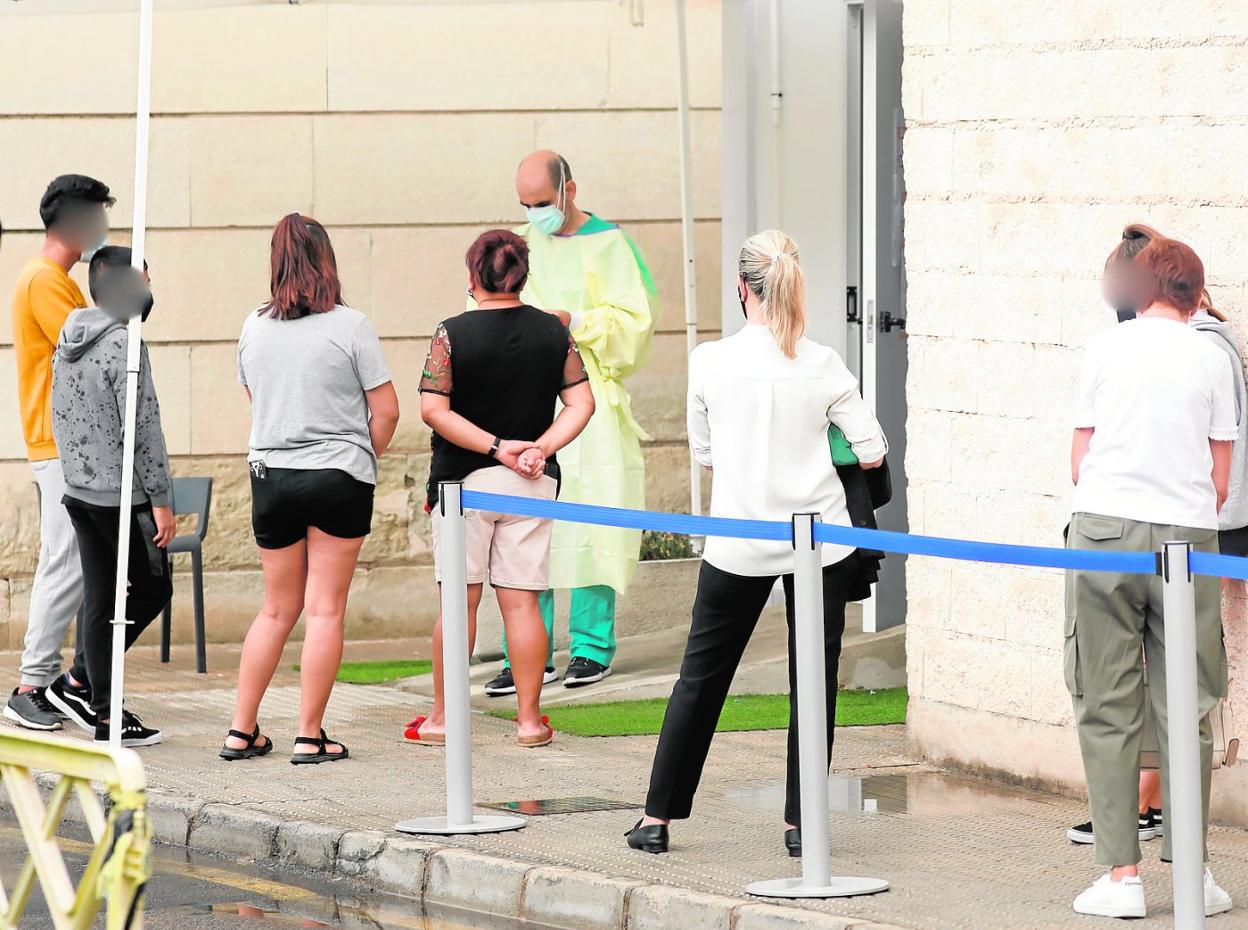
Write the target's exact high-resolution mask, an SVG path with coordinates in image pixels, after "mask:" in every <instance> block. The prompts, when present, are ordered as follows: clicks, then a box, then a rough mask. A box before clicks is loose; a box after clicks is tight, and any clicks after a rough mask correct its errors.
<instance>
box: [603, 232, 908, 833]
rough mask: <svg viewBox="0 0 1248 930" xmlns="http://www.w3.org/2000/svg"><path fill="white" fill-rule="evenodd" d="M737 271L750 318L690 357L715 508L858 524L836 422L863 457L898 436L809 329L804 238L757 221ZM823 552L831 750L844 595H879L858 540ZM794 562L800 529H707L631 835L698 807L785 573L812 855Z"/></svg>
mask: <svg viewBox="0 0 1248 930" xmlns="http://www.w3.org/2000/svg"><path fill="white" fill-rule="evenodd" d="M737 271H738V279H737V288H738V291H739V294H740V298H741V308H742V310H743V311H744V312H745V317H746V325H745V326H744V327H743V328H742V329H741V330H740V331H739V332H737V333H735V334H734V335H731V336H728V337H726V338H724V339H720V340H718V341H716V342H707V343H703V344H702V345H700V346H698V347H697V348H696V349H695V350H694V351H693V354H692V355H691V356H690V358H689V397H688V401H689V402H688V428H689V445H690V447H691V449H692V451H693V457H694V458H695V459H696V460H697V461H698V463H699V464H701V465H704V466H706V467H707V468H712V467H713V468H714V484H713V487H712V489H711V515H712V516H717V517H737V518H742V519H748V520H786V521H787V520H790V519H792V515H793V514H795V513H810V512H817V513H819V514H820V515H821V517H822V519H823V522H824V523H833V524H839V525H841V526H849V525H851V522H850V517H849V510H848V506H847V504H846V496H845V488H844V486H843V485H842V484H841V479H840V477H839V476H838V473H837V470H836V466H835V464H834V463H833V460H832V454H831V451H830V448H829V444H828V428H829V425H835V426H837V427H838V428H839V429H840V430H841V432H842V433H843V434H844V436H845V438H846V439H847V440H848V441H849V444H850V446H851V447H852V449H853V451H854V453H855V455H856V456H857V457H858V461H859V463H860V464H861V466H862V467H863V468H868V469H869V468H877V467H879V466H880V465H881V464H882V463H883V460H884V455H885V453H886V452H887V451H888V442H887V440H885V438H884V433H883V431H882V430H881V429H880V424H879V422H878V421H877V420H876V418H875V414H874V413H872V411H871V408H870V406H869V405H868V404H867V402H866V401H865V400H863V398H862V395H861V394H859V393H858V382H857V381H855V380H854V376H853V375H852V374H850V372H849V369H848V368H846V367H845V363H844V362H843V361H842V360H841V357H840V356H839V355H837V354H836V352H835V350H833V349H830V348H829V347H827V346H824V345H820V344H819V343H817V342H813V341H811V340H810V339H806V338H805V337H804V336H803V335H802V334H803V332H804V330H805V328H806V297H805V277H804V276H803V273H802V270H801V267H800V266H799V264H798V253H797V245H796V243H794V242H793V240H792V239H790V238H789V237H788V236H786V235H785V234H784V233H782V232H778V231H776V230H769V231H767V232H761V233H758V234H757V235H755V236H752V237H751V238H750V239H748V240H747V241H746V243H745V245H743V246H742V247H741V255H740V258H739V259H738V264H737ZM822 554H823V566H824V568H823V605H824V658H825V663H826V676H827V682H826V695H827V698H826V700H827V706H826V712H827V719H828V757H829V759H830V758H831V754H832V735H833V725H832V724H833V721H834V720H835V719H836V687H837V664H838V662H839V661H840V654H841V635H842V633H843V632H844V629H845V604H846V602H847V601H857V600H863V599H864V598H866V597H868V596H869V594H870V583H869V581H868V579H867V577H866V574H865V573H864V564H863V560H862V559H861V558H860V557H859V551H858V550H857V549H853V548H851V547H848V546H837V545H824V546H823V550H822ZM792 573H793V544H792V541H791V540H790V541H787V542H786V541H763V540H754V539H728V538H725V537H711V538H709V539H708V540H707V542H706V551H705V552H704V554H703V559H702V569H701V572H700V574H699V575H698V593H697V597H696V598H695V600H694V605H693V623H692V627H691V628H690V631H689V642H688V645H687V646H686V648H685V657H684V661H683V662H682V663H681V666H680V680H679V681H677V682H676V686H675V688H674V689H673V691H672V698H671V700H670V701H669V702H668V705H667V711H666V713H665V714H664V716H663V729H662V732H661V733H660V735H659V745H658V748H657V749H656V751H655V758H654V767H653V769H652V771H651V775H650V791H649V794H648V795H647V797H646V809H645V817H644V818H643V819H642V820H641V821H639V822H638V823H637V825H636V826H635V827H634V828H633V829H632V830H631V831H630V832H629V834H628V845H629V846H631V847H632V848H633V849H640V850H644V851H645V852H652V853H664V852H667V845H668V823H669V822H670V821H672V820H679V819H682V818H685V817H688V816H689V814H690V812H691V809H692V806H693V796H694V793H695V792H696V791H697V788H698V781H699V779H700V778H701V775H702V767H703V764H704V763H705V761H706V755H707V751H708V750H709V749H710V746H711V739H712V737H713V736H714V735H715V724H716V722H717V721H718V720H719V714H720V711H721V710H722V708H723V706H724V700H725V699H726V697H727V695H728V687H729V685H730V684H731V683H732V677H733V674H734V673H735V671H736V669H737V664H738V663H739V662H740V661H741V655H742V653H743V652H744V651H745V647H746V644H747V643H748V642H749V639H750V635H751V634H752V633H753V632H754V627H755V625H756V624H757V623H758V618H759V615H760V614H761V613H762V612H763V607H764V606H765V605H766V603H767V597H768V595H769V594H770V593H771V590H772V588H774V587H775V583H776V579H777V578H783V579H784V592H785V601H786V606H787V617H788V622H789V684H790V690H789V703H790V710H791V712H790V715H789V721H790V722H789V744H788V778H787V783H786V791H785V834H784V843H785V847H786V848H787V850H788V852H789V855H791V856H800V855H801V832H800V827H801V823H800V820H799V818H800V816H801V803H800V798H799V795H798V789H799V786H798V777H797V728H796V721H797V705H796V699H797V686H796V681H795V677H794V674H795V673H794V649H795V646H794V642H793V574H792Z"/></svg>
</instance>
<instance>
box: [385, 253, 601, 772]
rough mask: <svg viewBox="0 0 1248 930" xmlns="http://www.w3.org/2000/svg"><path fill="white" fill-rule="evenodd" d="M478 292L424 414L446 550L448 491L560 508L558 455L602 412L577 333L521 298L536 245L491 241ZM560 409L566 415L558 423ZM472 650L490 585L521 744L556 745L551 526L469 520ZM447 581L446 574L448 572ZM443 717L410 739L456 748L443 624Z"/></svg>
mask: <svg viewBox="0 0 1248 930" xmlns="http://www.w3.org/2000/svg"><path fill="white" fill-rule="evenodd" d="M465 263H466V264H467V266H468V293H469V295H470V296H471V297H472V298H473V299H474V300H475V301H476V303H477V309H476V310H474V311H471V312H467V313H461V314H460V315H459V316H456V317H452V318H451V319H449V320H446V321H444V322H443V323H441V324H440V325H439V326H438V328H437V330H436V332H435V333H434V336H433V341H432V343H431V344H430V346H429V357H428V359H427V360H426V362H425V369H424V373H423V376H422V378H421V382H420V412H421V416H422V417H423V418H424V421H425V423H426V424H427V425H428V426H429V428H430V429H432V430H433V457H432V460H431V462H430V466H429V484H428V488H427V491H428V507H429V509H430V511H431V512H432V514H433V538H434V551H435V554H436V552H437V541H438V538H439V527H440V523H441V518H442V514H441V512H440V510H439V509H438V507H437V503H438V486H439V484H441V483H443V482H455V481H459V482H463V486H464V488H465V489H466V490H471V491H486V492H492V493H495V494H509V495H513V496H517V497H537V498H543V499H546V500H552V499H554V497H555V495H556V492H557V490H558V478H559V463H558V462H557V461H556V457H555V453H557V452H558V451H559V450H560V449H562V448H563V447H564V446H566V445H567V444H568V443H570V442H571V441H572V440H573V439H575V438H576V437H577V436H578V435H580V433H581V430H583V429H584V428H585V424H587V423H588V422H589V418H590V417H591V416H593V413H594V395H593V391H592V390H591V389H590V385H589V375H588V374H587V373H586V371H585V364H584V362H583V361H582V360H581V354H580V352H579V351H578V350H577V347H576V342H575V341H574V340H573V339H572V336H571V334H569V332H568V328H567V327H566V326H565V325H564V324H563V322H562V321H561V320H560V319H559V318H558V317H557V316H554V315H553V314H549V313H545V312H543V311H541V310H537V309H535V308H533V307H530V306H528V305H527V304H525V303H524V302H523V301H522V300H520V292H521V291H522V290H523V289H524V285H525V282H526V281H527V280H528V277H529V247H528V245H527V244H526V243H525V241H524V240H523V239H521V238H520V237H519V236H517V235H516V234H515V233H512V232H508V231H507V230H503V229H495V230H491V231H489V232H485V233H482V234H481V235H480V236H479V237H478V238H477V241H476V242H474V243H473V244H472V247H471V248H469V249H468V254H467V256H466V258H465ZM556 401H562V404H563V406H562V409H560V410H559V412H558V414H557V415H556V412H555V406H556ZM465 517H466V520H467V529H466V538H467V549H468V642H469V645H468V649H469V651H471V650H472V644H473V642H475V640H476V632H477V607H478V605H479V604H480V603H481V593H482V588H483V586H484V584H485V583H486V582H487V581H488V582H489V583H490V585H491V586H492V587H493V588H494V592H495V595H496V596H497V597H498V606H499V609H500V610H501V611H502V614H503V625H504V627H505V628H506V631H507V643H508V646H509V649H510V654H511V664H512V669H513V670H514V675H515V684H516V702H517V704H518V705H519V713H518V715H517V717H516V727H517V740H518V742H519V744H520V745H521V746H524V747H528V748H532V747H536V746H545V745H546V744H548V743H549V742H550V741H551V740H552V739H553V734H552V732H551V729H550V727H549V726H547V725H546V722H545V721H544V719H543V718H542V712H541V692H542V676H543V674H544V672H545V669H546V655H547V639H546V626H545V624H544V623H543V622H542V615H541V612H540V609H539V605H538V598H539V596H540V595H541V593H542V592H543V591H545V590H546V589H547V587H548V586H549V567H550V534H551V521H550V520H540V519H537V518H536V517H519V516H510V515H507V514H499V513H488V512H483V511H479V510H469V511H467V512H466V513H465ZM438 577H439V579H440V578H441V575H440V567H439V569H438ZM433 688H434V690H433V694H434V707H433V710H432V711H431V712H430V713H429V716H428V717H417V718H416V719H415V720H413V721H412V722H411V723H410V724H408V726H407V730H406V732H405V733H404V737H405V738H406V739H407V741H408V742H412V743H432V744H435V745H440V744H442V743H444V742H445V741H446V735H445V734H446V718H445V705H444V701H443V683H442V620H441V619H440V618H439V620H438V625H437V627H436V628H435V630H434V634H433Z"/></svg>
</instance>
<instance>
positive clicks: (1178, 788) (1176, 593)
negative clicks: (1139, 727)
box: [1162, 542, 1205, 930]
mask: <svg viewBox="0 0 1248 930" xmlns="http://www.w3.org/2000/svg"><path fill="white" fill-rule="evenodd" d="M1191 552H1192V545H1191V543H1187V542H1167V543H1166V544H1165V545H1164V547H1163V549H1162V578H1163V592H1162V607H1163V611H1164V620H1165V628H1166V707H1167V713H1166V716H1167V719H1168V720H1169V754H1170V798H1169V806H1168V807H1167V809H1166V831H1167V832H1168V833H1169V834H1170V846H1171V853H1172V855H1173V856H1174V865H1173V874H1174V926H1175V928H1176V930H1201V928H1203V927H1204V926H1205V887H1204V885H1205V882H1204V874H1205V844H1204V807H1203V799H1202V796H1201V794H1202V788H1201V775H1202V773H1201V771H1200V763H1201V759H1200V737H1199V733H1198V727H1199V725H1200V718H1199V710H1198V707H1197V701H1196V585H1195V579H1194V578H1193V577H1192V572H1191V568H1190V565H1189V557H1190V555H1191Z"/></svg>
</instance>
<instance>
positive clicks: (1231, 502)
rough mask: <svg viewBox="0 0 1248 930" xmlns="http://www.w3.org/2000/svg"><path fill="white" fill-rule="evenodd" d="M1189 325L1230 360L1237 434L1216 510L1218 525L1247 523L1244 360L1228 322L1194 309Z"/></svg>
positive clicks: (1247, 425)
mask: <svg viewBox="0 0 1248 930" xmlns="http://www.w3.org/2000/svg"><path fill="white" fill-rule="evenodd" d="M1192 326H1194V327H1196V328H1197V329H1198V330H1200V331H1201V332H1202V333H1205V334H1206V335H1207V337H1208V338H1209V339H1211V340H1212V341H1213V344H1214V345H1216V346H1217V347H1218V348H1219V349H1221V350H1222V351H1223V352H1225V353H1226V356H1227V359H1228V360H1229V361H1230V364H1231V373H1232V377H1233V382H1234V385H1235V422H1236V423H1238V424H1239V438H1238V439H1236V440H1235V446H1234V449H1233V450H1232V451H1231V480H1230V482H1229V486H1228V488H1227V494H1226V503H1225V504H1223V505H1222V511H1221V512H1220V513H1219V514H1218V529H1221V530H1237V529H1239V528H1240V527H1242V526H1248V416H1245V412H1246V411H1248V396H1246V393H1248V392H1246V391H1245V387H1244V360H1243V358H1242V356H1240V354H1239V342H1238V341H1237V340H1236V339H1235V331H1234V330H1233V329H1231V324H1230V323H1223V322H1222V321H1221V320H1219V319H1217V318H1216V317H1214V316H1211V315H1210V314H1208V313H1206V312H1205V311H1204V310H1199V311H1197V312H1196V313H1195V314H1194V315H1193V316H1192Z"/></svg>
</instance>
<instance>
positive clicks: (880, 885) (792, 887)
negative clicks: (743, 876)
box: [745, 875, 888, 898]
mask: <svg viewBox="0 0 1248 930" xmlns="http://www.w3.org/2000/svg"><path fill="white" fill-rule="evenodd" d="M881 891H888V882H886V881H885V880H884V879H882V878H844V877H839V876H835V875H834V876H832V878H830V879H828V884H826V885H803V884H802V879H800V878H777V879H772V880H771V881H765V882H754V883H753V884H750V885H747V886H746V889H745V893H746V894H752V895H757V896H758V897H760V898H852V897H853V896H854V895H860V894H879V893H880V892H881Z"/></svg>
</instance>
